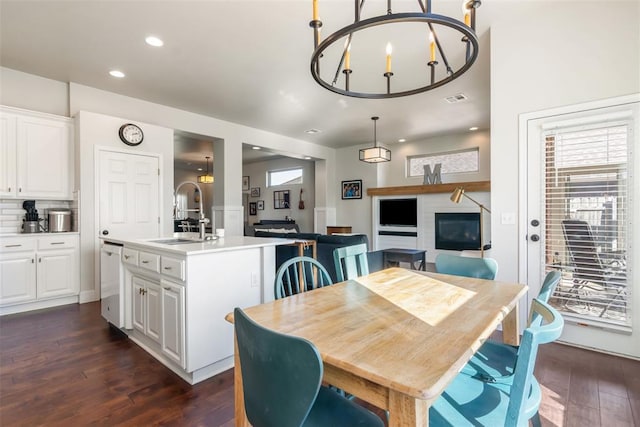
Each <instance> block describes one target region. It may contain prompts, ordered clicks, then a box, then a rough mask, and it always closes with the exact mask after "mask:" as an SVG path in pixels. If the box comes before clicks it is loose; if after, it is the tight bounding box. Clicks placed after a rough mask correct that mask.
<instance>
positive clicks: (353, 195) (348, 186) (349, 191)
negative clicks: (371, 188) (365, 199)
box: [342, 179, 362, 200]
mask: <svg viewBox="0 0 640 427" xmlns="http://www.w3.org/2000/svg"><path fill="white" fill-rule="evenodd" d="M342 199H343V200H347V199H362V180H361V179H354V180H351V181H342Z"/></svg>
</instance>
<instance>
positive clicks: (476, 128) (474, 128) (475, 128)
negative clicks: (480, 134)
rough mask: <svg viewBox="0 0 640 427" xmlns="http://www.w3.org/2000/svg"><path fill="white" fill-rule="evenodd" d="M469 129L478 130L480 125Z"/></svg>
mask: <svg viewBox="0 0 640 427" xmlns="http://www.w3.org/2000/svg"><path fill="white" fill-rule="evenodd" d="M469 130H478V126H473V127H470V128H469Z"/></svg>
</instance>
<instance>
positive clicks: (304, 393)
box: [233, 308, 384, 427]
mask: <svg viewBox="0 0 640 427" xmlns="http://www.w3.org/2000/svg"><path fill="white" fill-rule="evenodd" d="M233 316H234V325H235V334H236V342H237V347H238V356H239V358H240V367H241V370H242V374H241V375H242V386H243V395H244V406H245V413H246V415H247V419H248V420H249V422H250V423H251V425H252V426H254V427H300V426H305V427H311V426H314V427H315V426H317V427H320V426H322V427H324V426H362V427H365V426H371V427H383V426H384V423H383V422H382V420H381V419H380V418H379V417H377V416H376V415H375V414H373V413H372V412H370V411H368V410H367V409H365V408H364V407H362V406H360V405H358V404H356V403H354V402H352V401H350V400H348V399H345V398H344V397H342V396H340V395H339V394H338V393H336V392H335V391H333V390H330V389H329V388H327V387H324V386H322V375H323V370H324V367H323V364H322V358H321V357H320V353H319V352H318V349H317V348H316V347H315V346H314V345H313V343H311V342H310V341H308V340H306V339H304V338H299V337H295V336H291V335H284V334H281V333H278V332H275V331H272V330H270V329H267V328H264V327H262V326H260V325H258V324H257V323H256V322H254V321H253V320H251V319H250V318H249V317H248V316H247V315H246V313H245V312H244V311H242V310H241V309H240V308H236V309H235V310H234V312H233Z"/></svg>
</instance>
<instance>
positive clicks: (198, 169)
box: [196, 168, 204, 172]
mask: <svg viewBox="0 0 640 427" xmlns="http://www.w3.org/2000/svg"><path fill="white" fill-rule="evenodd" d="M196 170H197V171H200V172H202V171H203V170H204V169H202V168H197V169H196Z"/></svg>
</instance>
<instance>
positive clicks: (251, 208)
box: [249, 202, 257, 215]
mask: <svg viewBox="0 0 640 427" xmlns="http://www.w3.org/2000/svg"><path fill="white" fill-rule="evenodd" d="M249 215H257V212H256V202H251V203H249Z"/></svg>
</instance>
